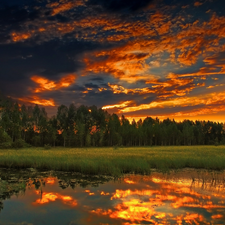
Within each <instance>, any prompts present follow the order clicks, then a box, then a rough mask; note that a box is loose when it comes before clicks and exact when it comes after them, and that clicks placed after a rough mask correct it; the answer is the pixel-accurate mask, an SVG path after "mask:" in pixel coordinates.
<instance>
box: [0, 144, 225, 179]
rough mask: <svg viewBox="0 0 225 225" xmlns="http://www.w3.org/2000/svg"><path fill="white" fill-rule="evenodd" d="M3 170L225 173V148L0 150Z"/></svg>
mask: <svg viewBox="0 0 225 225" xmlns="http://www.w3.org/2000/svg"><path fill="white" fill-rule="evenodd" d="M0 167H7V168H36V169H40V170H60V171H73V172H81V173H83V174H90V175H92V174H93V175H94V174H95V175H100V174H106V175H112V176H120V175H121V174H123V173H139V174H149V173H150V171H151V169H153V168H154V169H159V170H162V171H168V170H169V169H182V168H186V167H189V168H196V169H212V170H223V169H225V146H163V147H160V146H157V147H129V148H126V147H122V148H113V147H112V148H103V147H102V148H61V147H59V148H52V149H50V150H45V149H43V148H29V149H18V150H8V149H7V150H0Z"/></svg>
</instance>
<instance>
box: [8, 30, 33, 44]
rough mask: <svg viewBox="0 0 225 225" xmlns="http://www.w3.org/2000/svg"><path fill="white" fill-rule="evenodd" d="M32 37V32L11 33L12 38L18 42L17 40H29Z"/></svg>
mask: <svg viewBox="0 0 225 225" xmlns="http://www.w3.org/2000/svg"><path fill="white" fill-rule="evenodd" d="M30 37H31V34H30V33H16V32H13V33H12V34H11V38H12V40H13V41H14V42H17V41H24V40H27V39H29V38H30Z"/></svg>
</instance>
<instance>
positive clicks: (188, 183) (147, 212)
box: [91, 176, 225, 224]
mask: <svg viewBox="0 0 225 225" xmlns="http://www.w3.org/2000/svg"><path fill="white" fill-rule="evenodd" d="M132 178H134V179H132ZM133 180H134V181H133ZM123 181H124V183H126V184H132V186H131V187H132V188H135V185H133V184H135V183H137V184H139V185H140V183H141V182H142V181H144V182H145V183H146V182H149V183H148V184H147V185H145V186H144V189H142V190H140V187H138V189H125V190H122V189H116V190H115V192H114V193H113V194H112V196H111V198H110V199H111V201H115V204H113V208H110V209H103V208H102V209H101V208H97V209H94V210H92V211H91V213H94V214H97V215H98V216H108V217H109V218H111V219H122V220H124V224H139V223H146V222H147V223H152V224H184V223H186V224H202V223H204V224H211V223H210V222H206V220H208V219H207V218H206V217H204V216H205V213H206V212H207V213H213V214H215V215H213V216H211V217H210V218H211V222H215V220H216V221H219V219H221V218H223V217H224V216H223V215H222V214H221V212H222V211H221V210H224V208H225V205H224V204H223V203H224V202H223V201H222V200H219V201H218V202H215V201H214V200H213V199H212V196H214V195H213V194H212V193H211V194H209V193H208V192H200V193H198V192H197V191H195V190H193V189H192V185H193V179H190V178H189V179H187V178H185V179H177V180H176V179H169V180H166V179H163V178H162V177H161V176H151V178H150V177H148V178H143V179H142V180H138V179H137V176H136V178H135V177H127V178H125V179H124V180H123ZM130 181H131V182H130ZM198 183H199V182H197V184H198ZM146 187H147V188H146ZM195 187H196V188H198V187H197V186H195ZM204 212H205V213H204Z"/></svg>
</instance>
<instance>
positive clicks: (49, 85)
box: [31, 74, 76, 93]
mask: <svg viewBox="0 0 225 225" xmlns="http://www.w3.org/2000/svg"><path fill="white" fill-rule="evenodd" d="M75 78H76V76H75V75H73V74H69V75H67V76H65V77H62V78H61V79H60V80H59V82H55V81H52V80H49V79H47V78H44V77H40V76H32V77H31V80H32V81H34V82H35V83H36V84H38V85H39V87H38V88H36V89H35V90H34V92H35V93H39V92H43V91H53V90H58V89H61V88H65V87H69V86H70V85H71V84H73V83H74V81H75Z"/></svg>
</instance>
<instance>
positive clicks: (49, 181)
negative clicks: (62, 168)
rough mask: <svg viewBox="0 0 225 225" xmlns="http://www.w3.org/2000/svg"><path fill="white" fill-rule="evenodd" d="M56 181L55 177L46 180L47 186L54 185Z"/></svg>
mask: <svg viewBox="0 0 225 225" xmlns="http://www.w3.org/2000/svg"><path fill="white" fill-rule="evenodd" d="M55 181H56V178H55V177H48V178H46V180H45V182H46V184H54V183H55Z"/></svg>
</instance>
